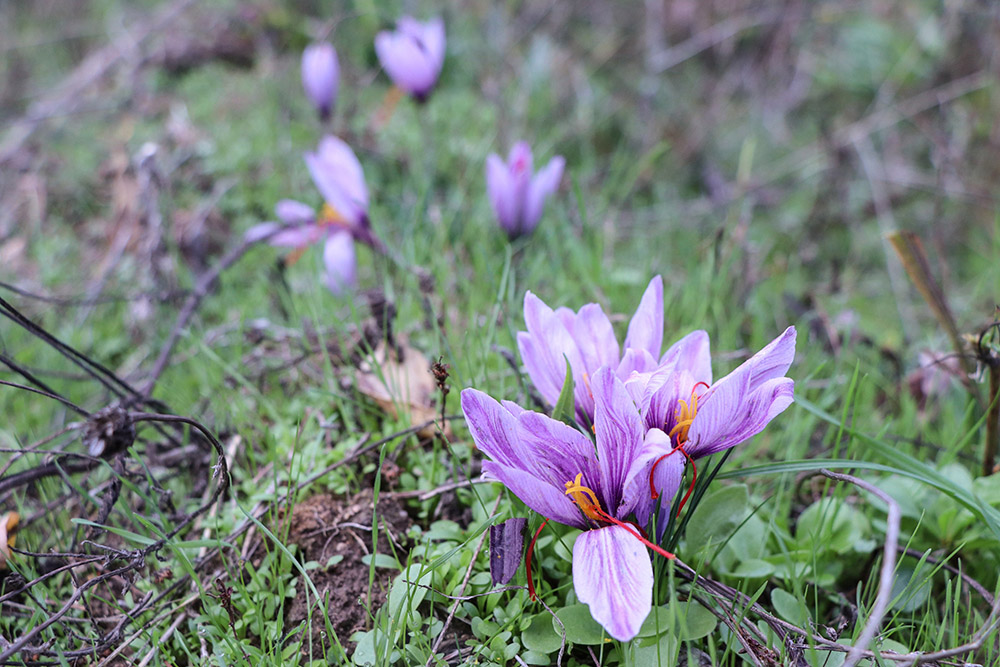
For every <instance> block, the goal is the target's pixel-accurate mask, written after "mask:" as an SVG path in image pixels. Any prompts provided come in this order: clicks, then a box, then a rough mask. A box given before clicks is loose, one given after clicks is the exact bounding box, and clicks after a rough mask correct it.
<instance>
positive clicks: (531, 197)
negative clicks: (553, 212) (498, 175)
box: [523, 156, 566, 234]
mask: <svg viewBox="0 0 1000 667" xmlns="http://www.w3.org/2000/svg"><path fill="white" fill-rule="evenodd" d="M565 166H566V160H565V159H563V158H562V157H561V156H556V157H554V158H552V159H551V160H550V161H549V163H548V164H547V165H545V167H543V168H542V170H541V171H539V172H538V174H536V175H535V177H534V178H532V179H531V184H530V186H529V187H528V191H527V194H526V197H525V201H524V212H523V216H524V221H523V224H524V233H525V234H528V233H531V232H532V231H533V230H534V229H535V227H536V226H537V225H538V221H539V220H540V219H541V217H542V210H543V209H544V208H545V200H546V199H548V197H549V195H551V194H552V193H553V192H555V191H556V189H557V188H558V187H559V181H560V180H562V174H563V169H564V168H565Z"/></svg>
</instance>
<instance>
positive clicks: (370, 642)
mask: <svg viewBox="0 0 1000 667" xmlns="http://www.w3.org/2000/svg"><path fill="white" fill-rule="evenodd" d="M351 641H352V642H355V643H356V644H357V646H356V647H355V648H354V655H353V656H352V657H351V659H352V660H353V661H354V664H355V665H363V666H365V667H367V666H368V665H374V664H375V660H376V654H375V631H374V630H369V631H368V632H355V633H354V634H353V635H351Z"/></svg>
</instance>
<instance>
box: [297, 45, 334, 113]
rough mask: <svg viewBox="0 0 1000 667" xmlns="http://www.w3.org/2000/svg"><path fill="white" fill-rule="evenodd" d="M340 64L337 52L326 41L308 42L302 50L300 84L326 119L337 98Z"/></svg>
mask: <svg viewBox="0 0 1000 667" xmlns="http://www.w3.org/2000/svg"><path fill="white" fill-rule="evenodd" d="M339 77H340V66H339V65H338V64H337V52H336V51H334V50H333V46H331V45H330V44H327V43H325V42H324V43H319V44H310V45H309V46H307V47H306V48H305V51H303V52H302V86H303V88H305V91H306V95H307V96H308V97H309V100H310V101H311V102H312V103H313V106H315V107H316V109H317V111H319V115H320V117H321V118H322V119H324V120H326V119H327V118H329V116H330V112H331V111H332V110H333V105H334V103H335V102H336V100H337V85H338V79H339Z"/></svg>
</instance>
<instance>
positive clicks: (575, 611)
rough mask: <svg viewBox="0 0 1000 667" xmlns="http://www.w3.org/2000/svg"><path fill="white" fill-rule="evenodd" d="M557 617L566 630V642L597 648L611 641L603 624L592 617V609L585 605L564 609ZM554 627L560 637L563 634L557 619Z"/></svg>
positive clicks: (553, 620)
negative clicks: (605, 632)
mask: <svg viewBox="0 0 1000 667" xmlns="http://www.w3.org/2000/svg"><path fill="white" fill-rule="evenodd" d="M556 616H558V617H559V620H560V621H562V623H563V626H564V627H565V628H566V641H568V642H570V643H572V644H583V645H585V646H596V645H598V644H603V643H604V642H606V641H611V640H610V639H609V638H608V637H607V636H606V635H605V634H604V628H602V627H601V624H600V623H598V622H597V621H595V620H594V617H593V616H591V615H590V608H589V607H588V606H587V605H585V604H574V605H570V606H568V607H563V608H562V609H560V610H559V611H557V612H556ZM552 627H553V628H554V629H555V631H556V632H557V633H559V636H560V637H561V636H562V632H561V631H560V629H559V625H558V624H557V623H556V620H555V619H552Z"/></svg>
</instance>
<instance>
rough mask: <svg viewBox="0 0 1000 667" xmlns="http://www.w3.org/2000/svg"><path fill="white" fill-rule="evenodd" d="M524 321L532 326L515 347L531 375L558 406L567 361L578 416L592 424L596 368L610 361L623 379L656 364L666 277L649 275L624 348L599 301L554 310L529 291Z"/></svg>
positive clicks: (525, 299) (520, 337) (525, 302)
mask: <svg viewBox="0 0 1000 667" xmlns="http://www.w3.org/2000/svg"><path fill="white" fill-rule="evenodd" d="M524 322H525V325H526V326H527V329H528V330H527V331H521V332H519V333H518V334H517V347H518V350H519V351H520V352H521V359H522V360H523V361H524V366H525V368H526V369H527V371H528V376H529V377H530V378H531V381H532V382H533V383H534V384H535V387H536V388H537V389H538V391H539V393H541V395H542V398H544V399H545V400H546V401H548V402H549V404H551V405H553V406H554V405H555V404H556V402H557V401H558V400H559V394H560V392H561V391H562V386H563V382H564V381H565V379H566V362H567V361H568V362H569V366H570V370H571V372H572V377H573V398H574V401H575V403H576V414H577V419H578V420H579V421H580V422H582V423H584V424H590V423H591V422H592V421H593V419H594V399H593V397H592V395H591V391H590V382H591V378H592V377H593V374H594V372H595V371H596V370H597V369H598V368H600V367H601V366H608V367H610V368H612V369H614V370H615V371H616V373H617V375H618V377H619V378H621V379H625V378H627V377H628V376H629V374H630V373H631V372H632V371H639V372H648V371H652V370H654V369H655V368H656V367H657V365H658V363H657V359H658V358H659V356H660V347H661V346H662V344H663V279H662V278H661V277H660V276H656V277H654V278H653V279H652V280H650V281H649V286H648V287H647V288H646V291H645V293H644V294H643V295H642V300H641V301H640V302H639V307H638V308H637V309H636V311H635V315H633V316H632V320H631V321H630V322H629V325H628V333H627V335H626V336H625V350H624V353H623V352H622V350H621V349H620V348H619V346H618V339H617V338H616V337H615V331H614V328H613V327H612V326H611V320H609V319H608V316H607V315H606V314H605V313H604V311H603V310H602V309H601V307H600V306H599V305H598V304H596V303H589V304H587V305H585V306H584V307H583V308H581V309H580V311H579V312H574V311H572V310H570V309H569V308H559V309H557V310H552V309H551V308H549V307H548V306H547V305H545V303H544V302H543V301H542V300H541V299H539V298H538V297H537V296H535V295H534V294H532V293H531V292H530V291H529V292H527V293H526V294H525V295H524ZM668 354H669V353H668Z"/></svg>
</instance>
